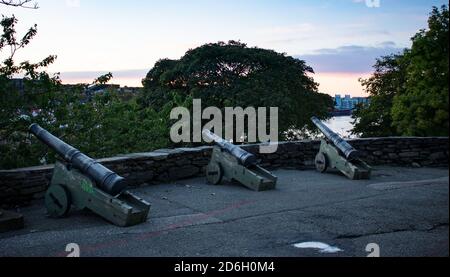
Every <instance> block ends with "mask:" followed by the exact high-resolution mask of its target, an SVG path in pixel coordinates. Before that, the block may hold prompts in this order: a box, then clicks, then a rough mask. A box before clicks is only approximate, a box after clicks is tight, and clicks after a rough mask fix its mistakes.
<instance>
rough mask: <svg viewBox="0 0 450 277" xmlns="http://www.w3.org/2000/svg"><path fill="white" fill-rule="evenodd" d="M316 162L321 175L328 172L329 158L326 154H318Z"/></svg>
mask: <svg viewBox="0 0 450 277" xmlns="http://www.w3.org/2000/svg"><path fill="white" fill-rule="evenodd" d="M314 162H315V164H316V169H317V171H319V172H320V173H324V172H325V171H326V170H327V168H328V160H327V156H326V155H325V154H324V153H322V152H319V153H317V155H316V159H315V161H314Z"/></svg>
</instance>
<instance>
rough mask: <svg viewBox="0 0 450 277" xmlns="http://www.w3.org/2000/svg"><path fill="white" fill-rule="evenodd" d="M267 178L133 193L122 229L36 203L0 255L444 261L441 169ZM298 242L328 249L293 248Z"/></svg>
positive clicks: (282, 173)
mask: <svg viewBox="0 0 450 277" xmlns="http://www.w3.org/2000/svg"><path fill="white" fill-rule="evenodd" d="M274 173H275V174H276V175H277V176H278V178H279V180H278V184H277V188H276V190H272V191H265V192H254V191H251V190H248V189H246V188H245V187H243V186H240V185H239V184H234V183H232V184H230V183H228V184H223V185H218V186H212V185H208V184H206V182H205V179H204V178H196V179H189V180H183V181H177V182H173V183H170V184H160V185H152V186H146V187H140V188H137V189H135V190H134V192H135V193H136V194H138V195H139V196H142V197H143V198H145V199H146V200H147V201H149V202H150V203H151V204H152V207H151V210H150V214H149V218H148V221H147V222H145V223H143V224H140V225H137V226H133V227H128V228H121V227H116V226H113V225H111V224H109V223H108V222H106V221H104V220H103V219H102V218H100V217H98V216H96V215H94V214H93V213H91V212H89V211H80V212H72V213H71V214H70V217H68V218H64V219H51V218H47V217H46V215H45V214H46V211H45V207H44V206H43V203H42V202H43V201H37V202H36V203H34V204H33V206H30V207H27V208H22V209H21V211H20V212H22V213H23V214H24V216H25V224H26V228H25V229H23V230H19V231H13V232H8V233H3V234H0V256H66V255H67V254H68V253H67V252H66V251H65V249H66V245H67V244H69V243H77V244H78V245H79V246H80V255H81V256H200V257H201V256H258V257H260V256H262V257H267V256H294V257H297V256H326V257H334V256H367V255H368V254H369V252H368V251H366V248H367V246H368V244H372V243H375V244H376V245H375V248H377V247H379V254H380V256H448V255H449V243H448V238H449V233H448V214H449V206H448V200H449V198H448V189H449V179H448V178H449V177H448V176H449V175H448V173H449V172H448V169H436V168H395V167H377V168H375V170H374V172H373V174H372V179H371V180H364V181H351V180H348V179H346V178H345V177H343V176H341V175H339V174H333V173H327V174H320V173H318V172H315V171H312V170H307V171H296V170H277V171H275V172H274ZM305 242H320V243H322V244H326V245H328V246H329V247H330V248H327V249H323V248H322V251H321V250H320V249H315V248H298V247H296V246H295V245H297V244H299V243H305ZM297 246H298V245H297ZM307 246H308V245H307ZM309 246H311V245H309ZM369 246H373V244H372V245H369ZM369 248H370V247H369ZM369 248H367V249H368V250H370V249H369ZM375 248H372V250H370V251H371V252H373V251H374V249H375ZM333 249H334V250H335V251H333ZM336 249H337V250H336ZM328 250H330V251H328ZM338 250H340V251H338ZM336 251H337V252H336ZM375 251H376V250H375Z"/></svg>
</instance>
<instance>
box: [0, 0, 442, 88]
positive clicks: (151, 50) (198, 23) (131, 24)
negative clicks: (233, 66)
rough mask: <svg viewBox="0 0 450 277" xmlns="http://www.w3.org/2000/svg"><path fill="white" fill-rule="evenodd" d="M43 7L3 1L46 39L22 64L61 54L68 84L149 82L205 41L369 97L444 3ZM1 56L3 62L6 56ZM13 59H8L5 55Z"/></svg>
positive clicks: (73, 1) (201, 1) (227, 1)
mask: <svg viewBox="0 0 450 277" xmlns="http://www.w3.org/2000/svg"><path fill="white" fill-rule="evenodd" d="M36 1H37V3H38V4H39V9H37V10H32V9H21V8H9V7H5V6H3V5H0V14H3V15H11V14H14V15H16V17H17V18H18V19H19V22H18V25H17V30H18V33H19V34H23V33H24V32H25V31H26V30H27V29H28V28H29V27H30V26H32V25H33V24H35V23H36V24H37V25H38V34H37V36H36V38H35V39H34V40H33V41H32V43H31V44H30V45H29V46H27V47H26V48H25V49H22V50H21V52H19V53H18V55H17V60H19V61H22V60H30V61H34V62H36V61H39V60H41V59H43V58H45V57H46V56H48V55H50V54H52V55H57V56H58V58H57V60H56V62H55V63H54V64H53V65H51V66H50V67H49V68H48V70H49V71H50V72H60V73H61V79H62V81H63V83H77V82H88V83H89V82H92V81H93V79H94V78H95V77H98V76H99V75H101V74H104V73H107V72H110V71H111V72H112V73H113V75H114V78H113V80H112V81H111V82H112V83H118V84H121V85H124V86H125V85H127V86H141V80H142V78H144V77H145V75H146V73H147V72H148V71H149V70H150V69H151V68H152V67H153V65H154V64H155V62H156V61H158V60H159V59H162V58H170V59H179V58H180V57H182V56H183V55H184V53H185V52H186V51H187V50H189V49H192V48H195V47H198V46H200V45H203V44H205V43H211V42H217V41H228V40H240V41H241V42H244V43H247V44H248V46H252V47H253V46H257V47H260V48H265V49H273V50H275V51H277V52H281V53H286V54H287V55H290V56H294V57H296V58H299V59H302V60H305V61H306V63H307V64H308V65H310V66H311V67H312V68H313V69H314V71H315V74H313V75H312V77H313V78H314V80H315V81H316V82H318V83H319V85H320V86H319V91H320V92H324V93H328V94H330V95H334V94H350V95H352V96H367V94H366V93H365V92H364V90H363V87H362V86H361V85H360V83H359V82H358V79H359V78H367V77H368V76H370V73H371V72H372V71H373V69H372V65H373V64H374V63H375V59H376V58H377V57H380V56H383V55H388V54H391V53H397V52H400V51H402V49H404V48H405V47H410V46H411V40H410V38H411V37H412V36H413V35H414V34H415V33H416V32H417V31H418V30H419V29H423V28H426V27H427V18H428V14H429V13H430V11H431V8H432V6H441V5H443V4H447V3H448V2H447V1H441V0H404V1H403V0H304V1H301V0H189V1H186V0H160V1H156V0H154V1H153V0H127V1H124V0H36ZM1 54H2V53H0V58H4V57H3V56H2V55H1ZM3 55H4V53H3Z"/></svg>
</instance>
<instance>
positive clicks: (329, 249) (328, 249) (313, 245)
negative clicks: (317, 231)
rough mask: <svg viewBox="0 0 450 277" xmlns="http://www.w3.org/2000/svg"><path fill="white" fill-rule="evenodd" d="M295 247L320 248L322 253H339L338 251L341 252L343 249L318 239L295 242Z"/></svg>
mask: <svg viewBox="0 0 450 277" xmlns="http://www.w3.org/2000/svg"><path fill="white" fill-rule="evenodd" d="M294 247H297V248H314V249H319V252H320V253H337V252H341V251H342V249H340V248H338V247H335V246H330V245H328V244H326V243H323V242H317V241H308V242H301V243H296V244H294Z"/></svg>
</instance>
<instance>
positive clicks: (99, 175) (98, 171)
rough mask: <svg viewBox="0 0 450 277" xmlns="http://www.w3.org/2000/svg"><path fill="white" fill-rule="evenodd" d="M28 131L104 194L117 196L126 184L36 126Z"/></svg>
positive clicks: (98, 164)
mask: <svg viewBox="0 0 450 277" xmlns="http://www.w3.org/2000/svg"><path fill="white" fill-rule="evenodd" d="M29 131H30V133H32V134H34V135H35V136H36V137H37V138H38V139H39V140H41V141H42V142H43V143H45V144H46V145H48V146H49V147H50V148H51V149H53V150H55V151H56V153H58V155H60V156H61V157H62V158H63V159H64V160H65V161H66V162H68V163H70V164H71V165H72V166H73V167H74V168H76V169H78V170H80V171H81V172H82V173H84V174H86V175H87V176H89V177H90V178H91V179H92V180H93V181H95V183H96V185H97V186H98V188H100V189H101V190H103V191H104V192H106V193H109V194H111V195H117V194H119V193H120V192H122V191H123V190H124V189H125V187H126V183H125V179H124V178H123V177H121V176H119V175H118V174H116V173H115V172H113V171H111V170H109V169H108V168H106V167H104V166H103V165H102V164H100V163H98V162H96V161H95V160H94V159H92V158H90V157H88V156H86V155H84V154H83V153H81V152H80V151H79V150H78V149H76V148H74V147H72V146H70V145H69V144H67V143H65V142H64V141H62V140H60V139H59V138H57V137H55V136H53V135H52V134H50V133H49V132H48V131H47V130H45V129H44V128H42V127H41V126H39V125H38V124H32V125H31V126H30V128H29Z"/></svg>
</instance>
